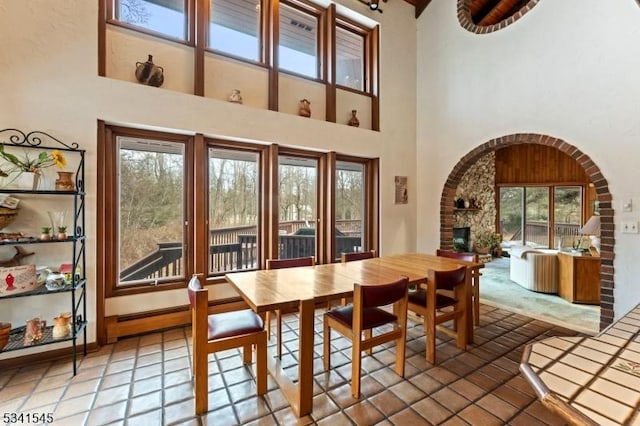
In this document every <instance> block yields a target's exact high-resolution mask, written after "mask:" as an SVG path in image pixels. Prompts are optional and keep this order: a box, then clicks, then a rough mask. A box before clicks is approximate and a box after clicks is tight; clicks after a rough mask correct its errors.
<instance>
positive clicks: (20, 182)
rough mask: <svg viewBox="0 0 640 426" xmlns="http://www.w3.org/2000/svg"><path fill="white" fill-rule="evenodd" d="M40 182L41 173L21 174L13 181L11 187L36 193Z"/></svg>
mask: <svg viewBox="0 0 640 426" xmlns="http://www.w3.org/2000/svg"><path fill="white" fill-rule="evenodd" d="M39 180H40V173H34V172H21V173H20V174H19V175H18V176H16V178H15V179H14V180H13V182H12V184H11V186H13V187H15V188H16V189H24V190H27V191H35V190H37V189H38V182H39Z"/></svg>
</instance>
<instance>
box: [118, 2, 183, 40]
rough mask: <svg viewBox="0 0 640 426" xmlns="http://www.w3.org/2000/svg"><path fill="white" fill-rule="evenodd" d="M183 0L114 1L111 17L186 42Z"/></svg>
mask: <svg viewBox="0 0 640 426" xmlns="http://www.w3.org/2000/svg"><path fill="white" fill-rule="evenodd" d="M186 10H187V8H186V2H185V0H114V10H113V17H114V19H116V20H117V21H120V22H123V23H125V24H129V25H133V26H136V27H141V28H143V29H145V30H148V31H151V32H154V33H158V34H162V35H165V36H169V37H171V38H176V39H179V40H187V15H186Z"/></svg>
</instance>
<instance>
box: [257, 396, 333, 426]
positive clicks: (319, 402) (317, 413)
mask: <svg viewBox="0 0 640 426" xmlns="http://www.w3.org/2000/svg"><path fill="white" fill-rule="evenodd" d="M278 392H279V391H278ZM280 394H281V395H282V393H280ZM267 403H269V401H267ZM269 405H270V406H271V404H269ZM287 405H288V402H287V401H286V399H284V397H283V401H282V403H281V404H280V407H278V408H283V407H285V406H287ZM338 411H340V407H338V406H337V405H336V403H335V402H333V400H332V399H331V398H330V397H329V395H327V394H326V393H322V394H320V395H317V396H315V397H314V398H313V412H312V413H311V417H313V418H314V419H316V420H320V419H323V418H325V417H328V416H330V415H331V414H334V413H336V412H338Z"/></svg>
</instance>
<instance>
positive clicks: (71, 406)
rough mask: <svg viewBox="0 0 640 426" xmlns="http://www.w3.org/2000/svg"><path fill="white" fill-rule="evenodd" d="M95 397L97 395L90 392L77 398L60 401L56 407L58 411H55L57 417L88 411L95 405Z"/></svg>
mask: <svg viewBox="0 0 640 426" xmlns="http://www.w3.org/2000/svg"><path fill="white" fill-rule="evenodd" d="M94 398H95V395H94V394H92V393H90V394H87V395H83V396H79V397H76V398H71V399H65V400H64V401H60V404H58V406H57V407H56V412H55V413H54V415H55V418H62V417H68V416H71V415H73V414H78V413H82V412H84V411H87V410H88V409H90V408H91V406H92V405H93V400H94Z"/></svg>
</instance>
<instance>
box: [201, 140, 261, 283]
mask: <svg viewBox="0 0 640 426" xmlns="http://www.w3.org/2000/svg"><path fill="white" fill-rule="evenodd" d="M258 161H259V156H258V154H257V153H254V152H245V151H234V150H229V149H217V148H209V209H210V210H209V236H210V240H209V272H210V273H212V274H215V273H219V272H224V271H235V270H240V269H254V268H256V267H257V256H258V240H257V235H258V187H259V182H258V164H259V163H258Z"/></svg>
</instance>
